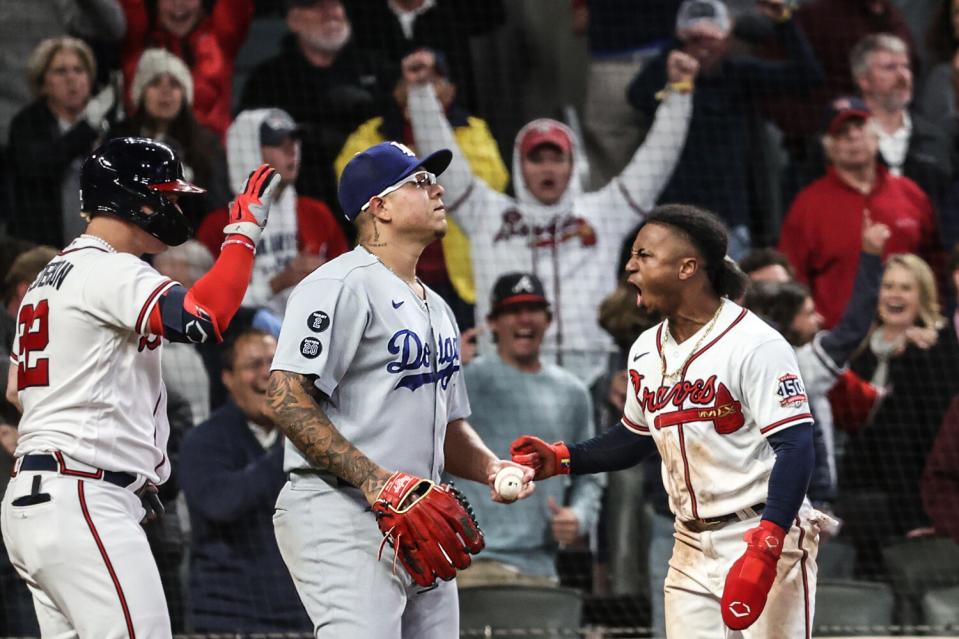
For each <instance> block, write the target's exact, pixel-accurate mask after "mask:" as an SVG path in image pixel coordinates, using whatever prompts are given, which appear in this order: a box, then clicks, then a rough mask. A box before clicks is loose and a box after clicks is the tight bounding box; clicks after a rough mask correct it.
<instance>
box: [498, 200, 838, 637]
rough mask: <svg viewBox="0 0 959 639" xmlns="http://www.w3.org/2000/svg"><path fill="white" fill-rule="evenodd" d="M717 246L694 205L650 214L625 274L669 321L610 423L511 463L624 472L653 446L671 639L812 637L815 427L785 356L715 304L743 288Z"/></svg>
mask: <svg viewBox="0 0 959 639" xmlns="http://www.w3.org/2000/svg"><path fill="white" fill-rule="evenodd" d="M726 237H727V236H726V230H725V228H724V227H723V226H722V224H721V223H720V222H719V220H718V219H717V218H716V217H715V216H714V215H712V214H711V213H707V212H705V211H703V210H700V209H697V208H695V207H692V206H685V205H666V206H661V207H658V208H657V209H655V210H654V211H653V212H652V213H651V214H650V215H649V217H647V219H646V221H645V223H644V225H643V226H642V227H641V229H640V231H639V234H638V235H637V236H636V240H635V242H634V243H633V248H632V255H631V257H630V260H629V262H628V263H627V265H626V270H627V272H628V273H629V282H630V283H632V284H633V285H634V286H635V287H636V288H637V289H638V290H639V298H638V300H637V303H639V304H642V305H643V306H645V307H646V308H648V309H650V310H653V311H657V312H659V313H661V314H662V315H663V316H664V317H665V318H666V319H665V320H664V321H663V322H661V323H660V324H658V325H657V326H655V327H653V328H651V329H649V330H648V331H646V332H644V333H643V334H642V335H640V336H639V338H638V339H637V340H636V342H635V343H634V344H633V347H632V349H631V350H630V353H629V362H628V365H629V383H630V391H629V392H628V393H627V400H626V408H625V414H624V415H623V419H622V421H621V423H620V424H618V425H617V426H616V427H614V428H612V429H610V430H609V431H607V432H606V433H603V434H602V435H599V436H598V437H595V438H593V439H590V440H588V441H585V442H580V443H577V444H569V445H567V444H565V443H563V442H557V443H555V444H547V443H546V442H544V441H543V440H541V439H538V438H535V437H530V436H524V437H520V438H518V439H517V440H516V441H514V442H513V446H512V453H513V460H514V461H517V462H520V463H523V464H527V465H530V466H532V467H534V468H535V469H536V478H537V479H540V478H546V477H551V476H553V475H557V474H566V473H576V474H582V473H596V472H606V471H614V470H620V469H623V468H628V467H630V466H632V465H634V464H636V463H638V462H639V461H641V460H642V459H644V458H645V457H646V456H647V455H649V454H650V453H652V452H653V450H654V446H655V448H658V449H659V453H660V455H661V456H662V459H663V465H662V477H663V483H664V484H665V486H666V490H667V492H668V493H669V505H670V509H671V510H672V512H673V514H674V515H675V518H676V519H675V535H674V537H675V539H676V542H675V545H674V547H673V556H672V558H671V559H670V562H669V572H668V573H667V576H666V583H665V589H664V590H665V602H666V603H665V606H666V611H665V612H666V634H667V636H668V637H670V638H673V639H675V638H679V637H682V638H683V639H715V638H716V637H723V636H725V637H727V638H732V637H736V638H740V637H748V638H768V639H773V638H775V639H783V638H799V637H805V638H808V637H810V629H811V626H812V616H813V602H814V596H815V585H816V565H815V559H816V551H817V547H818V534H819V529H818V526H819V522H822V521H824V517H825V516H824V515H822V514H821V513H818V512H816V511H814V510H813V509H812V508H811V506H809V504H808V502H807V501H806V500H805V493H806V487H807V485H808V483H809V478H810V475H811V472H812V467H813V460H814V455H813V423H812V417H811V415H810V412H809V406H808V404H807V401H806V396H805V394H804V391H803V384H802V380H801V379H800V376H799V372H798V371H799V368H798V365H797V363H796V356H795V353H794V352H793V350H792V348H791V347H790V346H789V344H788V343H786V340H784V339H783V338H782V336H780V335H779V333H777V332H776V331H775V330H773V329H772V328H770V327H769V326H768V325H767V324H765V323H764V322H763V321H762V320H760V319H759V318H758V317H756V316H755V315H753V314H752V313H750V312H749V311H747V310H745V309H743V308H740V307H739V306H737V305H736V304H735V303H733V302H732V301H730V300H729V299H726V298H725V297H724V296H725V295H726V294H727V293H729V292H730V291H732V290H734V289H735V288H738V286H739V282H737V281H736V279H737V278H738V277H739V276H738V275H737V274H736V271H738V269H735V270H734V268H733V267H734V265H733V264H732V263H731V262H729V261H728V260H726V259H725V254H726ZM764 608H765V613H763V610H764ZM747 628H748V630H746V629H747Z"/></svg>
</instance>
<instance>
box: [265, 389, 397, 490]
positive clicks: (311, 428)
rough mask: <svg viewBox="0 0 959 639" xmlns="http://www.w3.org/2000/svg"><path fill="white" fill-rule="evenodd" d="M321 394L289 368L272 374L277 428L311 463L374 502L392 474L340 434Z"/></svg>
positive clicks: (269, 396)
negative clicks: (351, 485)
mask: <svg viewBox="0 0 959 639" xmlns="http://www.w3.org/2000/svg"><path fill="white" fill-rule="evenodd" d="M319 396H320V393H319V391H318V390H317V388H316V386H315V385H314V384H313V382H312V380H311V379H310V378H309V377H307V376H305V375H300V374H298V373H290V372H288V371H273V373H272V374H271V375H270V386H269V389H268V390H267V399H268V400H269V403H270V409H271V411H272V413H273V420H274V421H275V422H276V425H277V427H279V429H280V430H281V431H283V434H284V435H286V436H287V437H288V438H289V439H290V441H292V442H293V444H294V445H295V446H296V447H297V448H298V449H299V450H300V452H302V453H303V455H304V456H305V457H306V459H307V460H308V461H309V462H310V464H312V465H313V466H315V467H316V468H317V469H318V470H322V471H326V472H330V473H333V474H334V475H336V476H338V477H340V478H342V479H345V480H346V481H348V482H350V483H351V484H353V485H354V486H358V487H359V488H360V489H361V490H362V491H363V493H364V494H365V495H366V497H367V500H369V501H371V502H372V500H373V499H375V497H376V495H377V494H378V493H379V491H380V488H382V487H383V484H385V483H386V480H387V479H389V473H388V472H387V471H386V470H384V469H383V468H381V467H380V466H378V465H376V464H375V463H373V461H372V460H370V458H369V457H367V456H366V455H364V454H363V452H362V451H360V450H359V449H358V448H356V447H355V446H354V445H353V444H351V443H350V441H349V440H347V439H346V438H345V437H343V435H342V434H340V431H338V430H337V429H336V426H334V425H333V423H332V422H331V421H330V419H329V417H327V416H326V413H325V412H323V409H322V408H320V405H319V403H318V402H317V399H318V398H319Z"/></svg>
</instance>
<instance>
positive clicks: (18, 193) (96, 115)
mask: <svg viewBox="0 0 959 639" xmlns="http://www.w3.org/2000/svg"><path fill="white" fill-rule="evenodd" d="M96 75H97V63H96V59H95V58H94V55H93V51H92V50H91V49H90V47H89V46H87V44H86V43H85V42H83V41H82V40H78V39H77V38H71V37H58V38H48V39H46V40H43V41H42V42H41V43H40V44H39V45H37V47H36V48H35V49H34V51H33V53H32V54H31V55H30V59H29V61H28V63H27V81H28V84H29V85H30V90H31V92H32V93H33V96H34V100H33V102H31V103H30V104H28V105H27V106H26V107H24V108H23V109H21V110H20V112H19V113H17V114H16V115H15V116H14V117H13V121H12V122H11V124H10V145H9V166H10V171H11V174H12V176H11V177H12V186H13V196H14V211H13V215H12V216H11V218H10V220H9V225H10V229H9V230H10V232H11V234H13V235H15V236H16V237H20V238H23V239H26V240H31V241H33V242H36V243H38V244H50V245H52V246H56V247H62V246H65V245H66V244H67V243H69V242H70V241H71V240H72V239H73V238H74V237H76V236H77V235H78V234H79V233H80V232H82V231H83V228H84V227H85V225H86V222H85V221H84V220H83V219H82V218H81V217H80V215H79V214H78V211H79V210H80V201H79V197H78V193H79V175H80V163H81V162H82V161H83V158H85V157H86V156H87V155H88V154H89V153H90V151H92V150H93V147H94V145H95V144H96V142H97V140H98V139H99V137H100V135H101V133H102V132H103V130H104V125H103V116H104V114H105V111H106V109H104V108H103V104H102V103H101V102H100V101H96V102H91V100H90V96H91V94H92V90H93V84H94V80H95V78H96Z"/></svg>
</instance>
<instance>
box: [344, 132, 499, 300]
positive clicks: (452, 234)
mask: <svg viewBox="0 0 959 639" xmlns="http://www.w3.org/2000/svg"><path fill="white" fill-rule="evenodd" d="M466 122H467V124H466V126H454V128H453V134H454V136H455V137H456V142H457V144H459V147H460V149H461V150H462V152H463V155H464V156H465V157H466V160H467V162H468V163H469V165H470V168H471V169H473V174H474V175H475V176H476V177H478V178H479V179H481V180H483V181H484V182H486V184H488V185H489V186H490V188H492V189H495V190H496V191H499V192H503V191H505V190H506V185H507V183H508V182H509V173H508V172H507V171H506V165H505V164H503V158H502V157H500V153H499V148H498V147H497V146H496V140H494V139H493V135H492V134H491V133H490V130H489V127H488V126H487V125H486V121H485V120H482V119H480V118H476V117H473V116H467V118H466ZM382 124H383V118H382V117H376V118H373V119H371V120H367V121H366V122H364V123H363V124H361V125H360V126H359V127H357V129H356V130H355V131H353V133H351V134H350V137H348V138H347V139H346V142H345V143H344V144H343V148H342V149H341V150H340V154H339V155H338V156H337V157H336V161H335V162H334V167H335V168H336V178H337V179H339V178H340V175H341V174H342V173H343V169H344V167H346V163H347V162H349V161H350V159H351V158H352V157H353V156H354V155H356V154H357V153H360V152H362V151H365V150H366V149H368V148H370V147H371V146H373V145H374V144H379V143H380V142H384V141H385V139H384V138H383V135H382V134H381V133H380V127H381V126H382ZM406 145H407V146H409V147H411V148H412V149H413V152H414V153H415V152H416V149H415V148H413V145H412V144H410V143H406ZM447 204H449V203H447ZM448 225H449V230H448V231H447V233H446V237H444V238H443V258H444V260H445V262H446V272H447V273H448V274H449V277H450V281H451V282H452V283H453V288H455V289H456V293H457V294H458V295H459V296H460V298H461V299H462V300H463V301H465V302H467V303H469V304H475V303H476V286H475V285H474V283H473V266H472V262H471V261H470V244H469V238H467V237H466V235H465V234H464V233H463V230H462V229H461V228H460V227H459V226H458V225H457V224H456V222H454V221H453V220H451V219H449V220H448Z"/></svg>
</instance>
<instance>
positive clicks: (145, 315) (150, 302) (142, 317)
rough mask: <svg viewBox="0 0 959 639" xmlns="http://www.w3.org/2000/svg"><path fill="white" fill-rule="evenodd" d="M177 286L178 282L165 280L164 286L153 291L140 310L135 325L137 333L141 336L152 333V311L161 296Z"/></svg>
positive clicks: (161, 285)
mask: <svg viewBox="0 0 959 639" xmlns="http://www.w3.org/2000/svg"><path fill="white" fill-rule="evenodd" d="M175 285H176V282H174V281H173V280H165V281H164V282H163V283H162V284H160V285H159V286H157V287H156V288H155V289H153V292H152V293H150V295H148V296H147V299H146V301H145V302H144V303H143V307H142V308H141V309H140V314H139V315H138V316H137V321H136V324H134V326H135V327H136V331H137V333H139V334H140V335H148V334H149V333H150V330H149V323H150V311H152V310H153V306H154V305H155V304H156V302H157V300H158V299H160V295H161V294H162V293H164V292H165V291H167V290H168V289H170V288H173V286H175Z"/></svg>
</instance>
